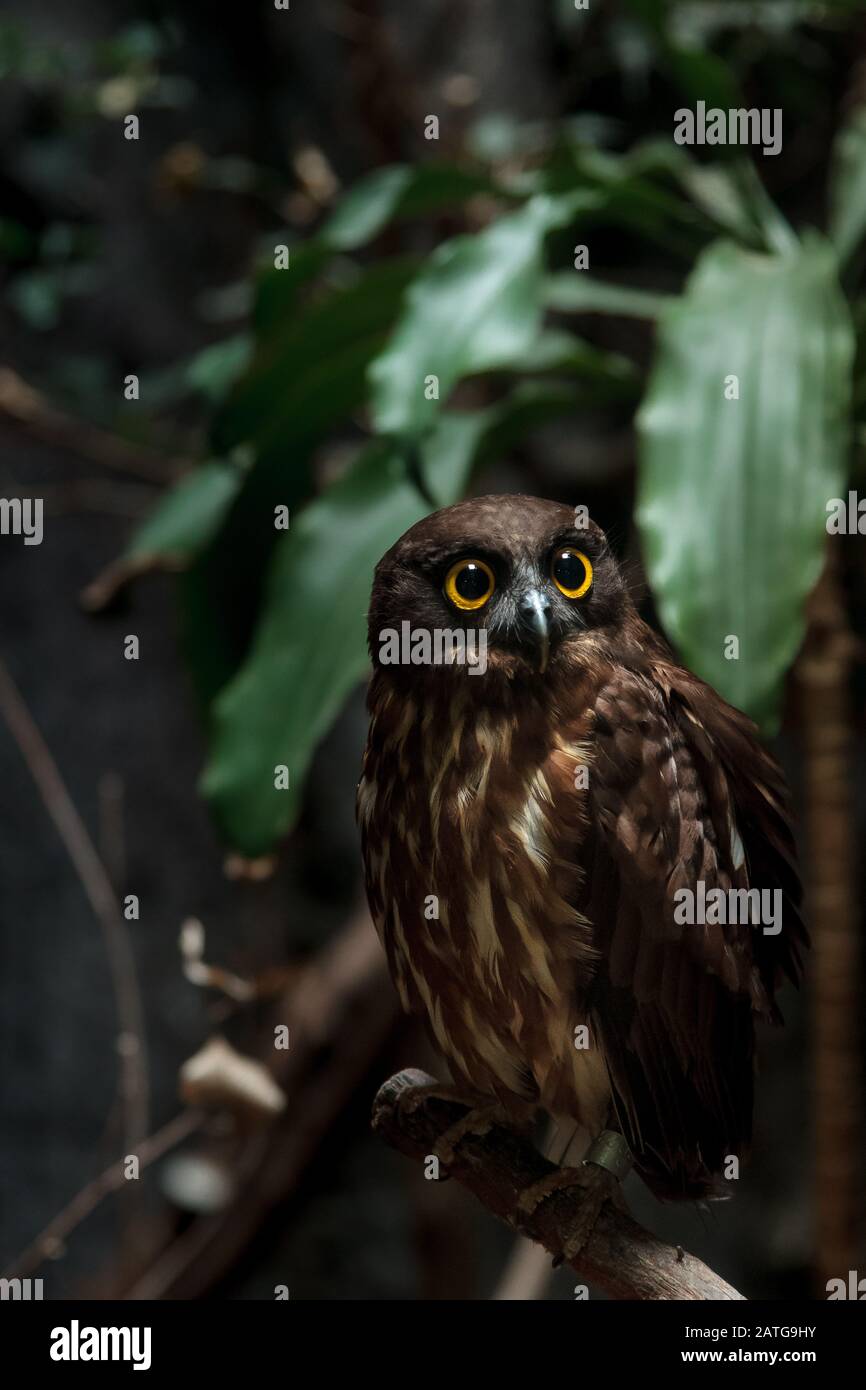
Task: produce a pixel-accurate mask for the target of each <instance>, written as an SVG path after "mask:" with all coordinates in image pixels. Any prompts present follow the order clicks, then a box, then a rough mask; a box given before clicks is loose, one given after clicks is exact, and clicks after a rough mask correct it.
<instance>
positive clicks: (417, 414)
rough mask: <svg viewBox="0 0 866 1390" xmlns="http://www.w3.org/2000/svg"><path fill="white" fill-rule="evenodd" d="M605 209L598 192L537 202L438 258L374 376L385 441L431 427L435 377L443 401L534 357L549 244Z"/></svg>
mask: <svg viewBox="0 0 866 1390" xmlns="http://www.w3.org/2000/svg"><path fill="white" fill-rule="evenodd" d="M596 203H597V198H596V196H595V195H594V194H592V193H578V194H576V195H575V194H573V195H571V196H569V197H561V198H554V197H546V196H538V197H534V198H531V199H530V200H529V201H528V202H527V203H526V205H525V206H524V207H523V208H521V210H520V211H519V212H515V213H512V214H510V215H508V216H505V217H502V218H500V219H499V220H498V221H497V222H494V223H493V224H492V225H491V226H490V227H488V228H486V229H485V231H483V232H480V233H478V234H477V235H475V236H461V237H456V238H454V239H453V240H452V241H448V242H445V243H444V244H443V245H442V246H440V247H439V248H438V250H437V251H435V252H434V254H433V255H432V256H431V258H430V260H429V261H428V262H427V264H426V266H425V267H424V269H423V270H422V271H421V273H420V274H419V276H418V277H417V279H416V280H415V282H414V284H413V285H412V286H411V288H410V290H409V292H408V294H407V295H406V301H405V307H404V310H403V314H402V317H401V318H400V321H399V322H398V325H397V328H396V330H395V332H394V334H393V336H392V338H391V340H390V342H389V343H388V345H387V347H386V348H385V350H384V351H383V352H382V353H381V354H380V355H379V356H378V357H377V358H376V360H375V362H374V363H373V364H372V366H371V368H370V382H371V408H372V414H373V420H374V424H375V426H376V429H377V430H378V431H379V433H380V434H403V435H408V434H413V433H414V434H420V433H422V432H423V430H424V429H425V428H427V427H428V426H429V425H430V424H431V423H432V421H433V420H434V418H435V416H436V414H437V412H438V410H439V399H428V393H427V391H426V389H425V383H426V382H427V380H428V379H429V378H431V377H435V378H436V379H437V383H438V396H439V398H441V400H442V401H444V400H445V399H446V397H447V396H448V394H449V392H450V390H451V388H452V387H453V386H454V384H455V383H456V382H457V381H458V380H459V379H460V378H461V377H462V376H466V375H468V374H470V373H473V372H481V371H488V370H490V369H492V368H495V367H502V366H507V365H508V362H509V361H510V360H511V359H512V358H513V357H515V356H519V355H520V354H522V353H525V352H526V350H527V349H528V348H529V346H530V344H531V343H532V341H533V339H534V338H535V336H536V333H537V331H538V326H539V322H540V318H541V312H542V299H541V289H542V283H543V258H542V248H543V242H544V237H545V235H546V233H547V232H549V231H551V230H552V229H553V228H555V227H558V226H563V225H565V224H566V223H567V222H568V221H569V219H570V218H571V217H572V216H574V214H575V213H576V212H577V211H579V210H580V209H581V208H583V207H589V206H592V207H594V206H596Z"/></svg>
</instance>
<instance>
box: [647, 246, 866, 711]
mask: <svg viewBox="0 0 866 1390" xmlns="http://www.w3.org/2000/svg"><path fill="white" fill-rule="evenodd" d="M837 271H838V267H837V262H836V257H835V255H834V253H833V250H832V248H831V247H830V246H829V244H828V243H827V242H825V241H824V240H823V239H822V238H819V237H817V236H812V237H810V238H809V239H808V240H806V241H804V242H803V244H802V245H801V246H800V247H799V248H798V249H797V250H796V251H795V252H793V253H791V254H789V255H785V256H761V255H756V254H754V253H751V252H746V251H743V250H742V249H740V248H738V247H737V246H735V245H733V244H732V243H730V242H718V243H716V244H715V245H714V246H712V247H711V248H710V249H709V250H708V251H707V252H705V254H704V255H703V256H702V258H701V260H700V261H699V263H698V266H697V268H696V270H695V272H694V274H693V275H692V277H691V279H690V281H689V283H688V286H687V291H686V294H685V295H684V296H683V298H682V300H680V301H678V302H676V303H674V304H672V305H671V306H670V307H669V308H668V309H666V310H665V312H664V313H663V314H662V316H661V319H660V321H659V330H658V334H659V336H658V344H657V350H656V358H655V363H654V366H653V370H652V374H651V378H650V382H649V385H648V388H647V393H646V397H645V400H644V403H643V405H642V407H641V410H640V412H639V417H638V427H639V436H640V456H641V463H640V485H639V497H638V506H637V511H636V517H637V523H638V526H639V528H640V531H641V535H642V538H643V548H644V554H645V558H646V563H647V570H648V575H649V579H650V583H651V585H652V588H653V591H654V594H655V596H656V599H657V602H658V607H659V613H660V617H661V620H662V623H663V625H664V627H665V628H666V630H667V632H668V633H669V635H670V637H671V639H672V640H673V642H674V643H675V644H676V645H677V647H678V648H679V650H680V653H681V655H682V657H683V659H684V660H685V661H686V663H687V664H688V665H690V666H691V667H692V668H693V669H694V670H695V671H696V672H697V673H698V674H699V675H701V676H703V677H704V679H706V680H708V681H710V682H711V684H713V685H714V686H715V687H716V688H717V689H718V690H719V691H720V693H721V694H722V695H724V696H725V698H726V699H728V700H730V701H731V702H732V703H733V704H735V705H738V706H739V707H740V708H741V709H745V710H746V711H747V712H748V713H749V714H751V715H752V716H753V717H754V718H755V719H757V720H758V721H759V722H761V723H763V724H764V726H765V727H766V728H768V729H770V728H772V727H773V725H774V723H775V720H776V718H777V714H778V708H779V701H780V698H781V692H782V684H783V679H784V675H785V672H786V671H787V669H788V667H789V666H790V664H791V662H792V661H793V659H794V657H795V655H796V653H797V650H798V647H799V646H800V642H801V640H802V637H803V631H804V614H803V610H804V604H805V600H806V598H807V596H808V594H809V592H810V590H811V589H812V587H813V586H814V584H815V582H816V580H817V578H818V576H819V573H820V570H821V566H822V561H823V554H824V547H825V543H826V539H827V536H826V515H827V514H826V503H827V500H828V498H830V497H833V496H838V495H839V492H840V489H841V488H842V484H843V478H844V475H845V455H846V448H847V435H848V412H849V399H850V385H851V381H850V379H851V364H852V358H853V349H854V344H853V334H852V328H851V320H850V314H849V311H848V307H847V305H846V303H845V300H844V298H843V296H842V294H841V291H840V289H839V284H838V274H837ZM731 376H736V377H737V378H738V381H739V399H734V400H727V399H726V398H725V388H726V382H727V381H728V379H729V378H730V377H731ZM732 636H733V637H736V638H737V639H738V641H739V658H738V659H728V658H727V657H726V642H727V641H728V639H729V638H730V637H732Z"/></svg>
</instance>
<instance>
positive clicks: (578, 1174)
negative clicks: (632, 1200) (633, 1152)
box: [517, 1163, 619, 1268]
mask: <svg viewBox="0 0 866 1390" xmlns="http://www.w3.org/2000/svg"><path fill="white" fill-rule="evenodd" d="M573 1187H579V1188H580V1189H581V1193H582V1196H581V1199H580V1204H579V1205H578V1206H577V1207H576V1208H575V1211H574V1214H573V1216H572V1218H571V1220H570V1222H569V1226H568V1229H567V1231H566V1232H565V1239H564V1241H563V1244H562V1250H561V1252H560V1253H559V1254H558V1255H557V1256H556V1258H555V1259H554V1261H553V1265H554V1268H556V1267H557V1266H559V1265H561V1264H563V1263H564V1262H565V1261H566V1260H568V1261H569V1262H570V1261H571V1260H574V1259H576V1258H577V1256H578V1255H579V1254H580V1252H581V1250H582V1249H583V1248H584V1246H585V1245H586V1242H587V1241H588V1239H589V1237H590V1236H591V1234H592V1232H593V1230H594V1229H595V1223H596V1221H597V1220H598V1218H599V1214H600V1213H601V1210H602V1207H603V1206H604V1205H605V1203H606V1202H609V1201H614V1200H616V1198H617V1195H618V1193H619V1180H618V1179H617V1178H615V1177H614V1176H613V1175H612V1174H611V1173H609V1172H608V1171H607V1170H606V1169H604V1168H599V1167H597V1166H596V1165H595V1164H593V1163H583V1164H581V1166H580V1167H579V1168H556V1169H554V1171H553V1172H552V1173H547V1174H546V1175H545V1176H544V1177H543V1178H540V1179H539V1181H538V1182H534V1183H531V1184H530V1186H529V1187H527V1188H524V1190H523V1192H522V1193H521V1194H520V1200H519V1201H518V1203H517V1207H518V1210H519V1211H521V1212H525V1213H526V1215H528V1216H531V1215H532V1214H533V1213H534V1212H536V1211H537V1210H538V1208H539V1207H540V1206H541V1204H542V1202H544V1201H546V1200H547V1198H548V1197H551V1196H553V1194H554V1193H555V1192H564V1191H567V1190H569V1189H570V1188H573Z"/></svg>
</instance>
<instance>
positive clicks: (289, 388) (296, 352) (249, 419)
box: [213, 259, 415, 458]
mask: <svg viewBox="0 0 866 1390" xmlns="http://www.w3.org/2000/svg"><path fill="white" fill-rule="evenodd" d="M414 270H415V262H414V261H412V260H408V259H400V260H396V261H386V262H385V263H383V264H381V265H376V266H374V267H373V268H372V269H370V270H369V271H367V272H365V273H364V274H363V275H361V276H359V278H358V280H357V281H356V283H355V284H353V285H350V286H349V287H348V288H346V289H342V290H338V291H335V292H333V293H331V294H330V295H328V296H327V297H326V298H324V299H322V300H318V301H315V302H313V303H310V304H307V305H305V306H304V308H303V309H301V310H299V311H298V312H296V313H293V314H291V315H289V316H287V317H286V318H285V319H281V320H279V321H278V322H277V323H276V324H275V326H274V328H273V331H271V332H269V333H267V334H266V335H265V336H264V337H263V338H262V340H261V342H260V345H259V347H258V350H257V352H256V355H255V357H254V359H253V361H252V363H251V365H250V368H249V370H248V372H247V373H246V374H245V376H244V377H243V378H242V379H241V381H240V382H239V383H238V385H237V387H236V388H235V390H234V392H233V393H232V395H231V397H230V398H229V400H228V402H227V403H226V406H225V408H224V409H223V411H222V412H221V414H220V416H219V417H218V419H217V421H216V424H215V426H214V431H213V440H214V446H215V449H216V452H218V453H227V452H228V450H229V449H232V448H234V447H235V445H237V444H239V443H244V442H247V441H250V442H252V443H253V444H254V445H255V447H256V450H257V452H258V453H259V454H262V453H265V452H268V451H269V450H272V449H278V450H280V451H281V453H282V455H283V457H284V458H285V457H286V456H287V455H288V454H289V451H290V450H293V449H295V448H297V445H298V441H299V440H300V439H309V438H314V439H315V438H319V437H320V436H321V434H322V432H323V430H324V429H325V428H327V427H329V426H330V425H332V424H333V423H335V422H336V421H337V420H339V419H341V418H342V417H343V416H345V415H346V414H347V413H348V412H349V411H350V410H352V409H354V408H355V407H356V406H357V405H359V404H360V403H361V401H362V400H363V399H364V395H365V392H366V369H367V366H368V363H369V362H370V361H371V360H372V358H373V356H374V355H375V353H376V352H377V351H378V350H379V348H380V347H381V344H382V342H383V340H384V337H385V334H386V333H387V331H388V329H389V327H390V326H391V324H392V323H393V321H394V318H395V315H396V313H397V311H398V307H399V304H400V301H401V298H402V295H403V292H404V290H405V288H406V286H407V284H409V282H410V280H411V277H412V274H413V273H414ZM283 273H285V274H289V272H288V271H286V272H283Z"/></svg>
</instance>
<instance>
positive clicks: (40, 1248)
mask: <svg viewBox="0 0 866 1390" xmlns="http://www.w3.org/2000/svg"><path fill="white" fill-rule="evenodd" d="M204 1119H205V1116H204V1114H203V1112H201V1111H198V1110H183V1111H181V1113H180V1114H179V1115H176V1116H175V1118H174V1119H173V1120H170V1121H169V1123H168V1124H167V1125H163V1127H162V1129H158V1130H157V1131H156V1133H155V1134H151V1135H150V1136H149V1137H148V1138H147V1139H145V1140H144V1142H143V1143H141V1144H139V1146H138V1148H137V1149H136V1151H135V1157H136V1158H137V1159H138V1171H139V1173H141V1172H142V1171H143V1169H145V1168H147V1167H148V1166H149V1164H151V1163H155V1162H156V1160H157V1159H158V1158H162V1157H163V1155H164V1154H167V1153H168V1152H169V1150H171V1149H173V1148H175V1147H176V1146H177V1145H178V1144H180V1143H182V1142H183V1140H184V1139H188V1138H189V1136H190V1135H191V1134H194V1133H195V1131H196V1130H197V1129H199V1128H200V1127H201V1125H202V1124H203V1122H204ZM126 1157H127V1156H126V1155H125V1156H124V1158H121V1159H118V1160H117V1162H116V1163H112V1164H111V1165H110V1167H108V1168H106V1169H105V1171H104V1172H102V1173H100V1174H99V1177H97V1178H94V1179H93V1180H92V1182H89V1183H87V1184H86V1186H85V1187H82V1189H81V1191H80V1192H78V1193H76V1195H75V1196H74V1197H73V1198H72V1201H71V1202H69V1203H68V1204H67V1206H65V1207H64V1208H63V1210H62V1211H61V1212H58V1214H57V1216H55V1217H54V1218H53V1220H51V1221H49V1223H48V1225H47V1226H46V1227H45V1229H44V1230H43V1231H40V1233H39V1235H38V1236H37V1237H36V1239H35V1240H33V1241H31V1243H30V1244H29V1245H28V1246H27V1249H26V1250H22V1252H21V1254H20V1255H19V1256H17V1258H16V1259H14V1260H13V1261H12V1263H11V1265H10V1266H9V1268H8V1269H7V1270H6V1271H5V1272H4V1275H3V1277H4V1278H6V1279H15V1278H17V1279H26V1278H27V1277H28V1276H29V1275H31V1274H32V1273H33V1271H34V1270H35V1269H38V1268H39V1266H40V1265H41V1264H42V1262H43V1260H49V1259H51V1258H52V1257H53V1256H54V1255H55V1254H56V1253H57V1251H58V1250H60V1249H61V1248H62V1246H63V1245H64V1243H65V1242H66V1241H67V1240H68V1239H69V1237H70V1236H71V1234H72V1232H73V1231H74V1230H75V1228H76V1227H77V1226H80V1224H81V1222H82V1221H83V1220H84V1219H85V1217H87V1216H89V1215H90V1213H91V1212H92V1211H95V1210H96V1208H97V1207H98V1206H99V1204H100V1202H101V1201H102V1200H103V1199H104V1198H105V1197H107V1196H109V1194H110V1193H112V1192H118V1191H120V1189H121V1188H122V1187H123V1185H124V1183H125V1182H126V1181H127V1178H126V1173H125V1168H126Z"/></svg>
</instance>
